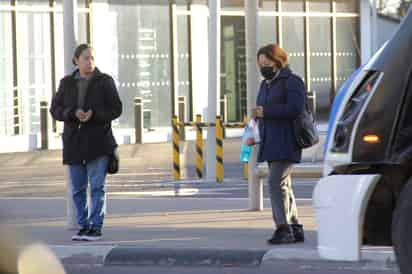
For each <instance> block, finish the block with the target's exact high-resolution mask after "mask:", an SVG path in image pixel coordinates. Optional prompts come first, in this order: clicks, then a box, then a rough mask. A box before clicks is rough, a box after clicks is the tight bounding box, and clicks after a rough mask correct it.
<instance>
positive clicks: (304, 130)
mask: <svg viewBox="0 0 412 274" xmlns="http://www.w3.org/2000/svg"><path fill="white" fill-rule="evenodd" d="M286 81H287V80H286ZM285 87H286V90H287V83H285ZM293 132H294V134H295V139H296V143H297V144H298V146H299V147H300V148H301V149H304V148H309V147H311V146H314V145H316V144H317V143H319V133H318V129H317V128H316V125H315V118H314V117H313V113H312V112H311V111H310V109H309V105H308V96H307V92H306V90H305V107H304V109H303V112H302V113H301V114H300V115H299V116H298V118H296V119H295V120H294V121H293Z"/></svg>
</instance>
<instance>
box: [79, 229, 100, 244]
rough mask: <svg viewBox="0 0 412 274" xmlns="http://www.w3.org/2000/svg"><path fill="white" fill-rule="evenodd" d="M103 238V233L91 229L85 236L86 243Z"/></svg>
mask: <svg viewBox="0 0 412 274" xmlns="http://www.w3.org/2000/svg"><path fill="white" fill-rule="evenodd" d="M101 238H102V231H101V229H98V228H91V229H90V230H89V231H88V232H87V234H86V235H84V236H83V240H84V241H97V240H100V239H101Z"/></svg>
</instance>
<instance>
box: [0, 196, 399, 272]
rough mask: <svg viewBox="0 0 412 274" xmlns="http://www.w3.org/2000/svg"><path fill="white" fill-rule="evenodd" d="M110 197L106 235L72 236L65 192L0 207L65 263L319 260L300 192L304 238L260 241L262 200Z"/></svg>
mask: <svg viewBox="0 0 412 274" xmlns="http://www.w3.org/2000/svg"><path fill="white" fill-rule="evenodd" d="M6 204H7V206H5V205H6ZM108 205H109V207H108V209H109V212H108V215H107V218H106V224H105V228H104V231H103V233H104V234H103V236H104V238H103V239H102V240H101V241H98V242H72V241H71V240H70V239H71V236H72V235H73V233H74V231H70V230H68V229H67V228H66V219H65V216H64V212H65V201H64V199H59V198H50V199H29V198H26V199H25V198H22V199H17V200H15V199H0V208H13V212H10V214H9V217H8V218H6V223H7V224H9V225H12V226H13V227H18V228H19V229H21V230H22V232H23V233H24V235H25V237H26V243H27V242H31V241H42V242H45V243H47V244H48V245H49V246H50V247H51V248H52V250H54V251H55V252H56V254H57V255H58V257H59V258H60V259H61V260H62V261H63V262H64V263H66V264H104V265H249V266H257V265H260V264H263V263H266V262H276V261H277V260H296V262H297V263H299V261H308V260H309V261H319V260H321V259H320V258H319V256H318V254H317V251H316V224H315V220H314V212H313V209H312V207H311V201H310V200H304V199H300V200H298V206H299V210H300V212H299V213H300V220H301V222H302V223H303V225H304V227H305V232H306V234H305V236H306V241H305V243H299V244H291V245H283V246H270V245H267V244H266V239H267V238H269V237H270V236H271V234H272V232H273V230H272V229H271V227H272V220H271V212H270V209H269V201H267V200H265V210H264V211H262V212H252V211H248V210H247V207H248V205H247V199H244V198H238V199H230V198H223V199H219V198H204V199H196V198H154V199H139V198H137V199H136V198H109V202H108ZM362 258H363V260H362V261H361V262H359V263H354V264H352V265H359V266H362V267H363V268H365V269H374V270H387V269H394V268H395V264H394V258H393V252H392V251H391V250H390V249H383V250H374V249H367V250H364V251H363V252H362Z"/></svg>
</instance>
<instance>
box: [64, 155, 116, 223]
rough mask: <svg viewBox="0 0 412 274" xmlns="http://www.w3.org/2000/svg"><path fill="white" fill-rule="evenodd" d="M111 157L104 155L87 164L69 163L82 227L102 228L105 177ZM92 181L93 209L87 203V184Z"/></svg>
mask: <svg viewBox="0 0 412 274" xmlns="http://www.w3.org/2000/svg"><path fill="white" fill-rule="evenodd" d="M108 160H109V158H108V157H107V156H103V157H100V158H97V159H96V160H93V161H91V162H89V163H87V164H86V165H69V174H70V181H71V186H72V195H73V202H74V205H75V207H76V211H77V223H78V224H79V225H80V226H81V227H87V228H88V227H93V228H97V229H101V228H102V226H103V219H104V215H105V213H106V192H105V186H104V183H105V179H106V174H107V164H108ZM88 182H90V194H91V205H90V208H91V211H90V215H89V208H88V205H87V185H88Z"/></svg>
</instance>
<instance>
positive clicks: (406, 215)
mask: <svg viewBox="0 0 412 274" xmlns="http://www.w3.org/2000/svg"><path fill="white" fill-rule="evenodd" d="M392 243H393V247H394V250H395V255H396V260H397V262H398V265H399V270H400V271H401V273H402V274H412V179H409V180H408V182H407V183H406V184H405V186H404V187H403V189H402V192H401V195H400V197H399V199H398V202H397V205H396V209H395V211H394V214H393V219H392Z"/></svg>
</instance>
